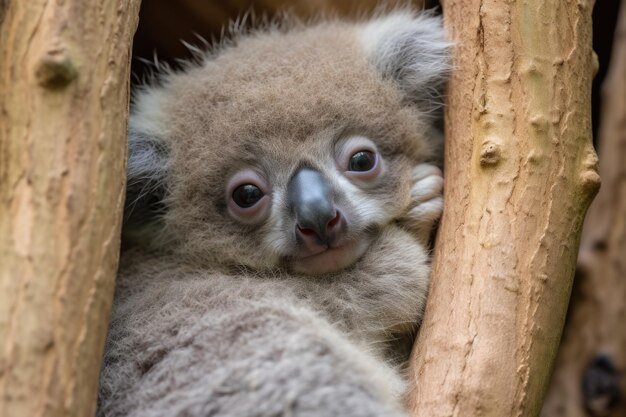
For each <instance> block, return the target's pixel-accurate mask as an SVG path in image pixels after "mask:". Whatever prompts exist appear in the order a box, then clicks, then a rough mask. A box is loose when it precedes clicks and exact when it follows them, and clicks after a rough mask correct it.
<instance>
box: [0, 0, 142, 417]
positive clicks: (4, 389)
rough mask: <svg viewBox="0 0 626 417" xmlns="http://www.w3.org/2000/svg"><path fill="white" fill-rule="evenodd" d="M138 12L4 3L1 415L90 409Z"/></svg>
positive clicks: (108, 292)
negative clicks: (133, 37)
mask: <svg viewBox="0 0 626 417" xmlns="http://www.w3.org/2000/svg"><path fill="white" fill-rule="evenodd" d="M138 3H139V2H138V0H131V1H128V0H65V1H46V0H10V1H8V2H7V1H1V0H0V8H4V10H3V11H2V12H0V17H1V18H2V21H1V23H0V24H1V27H0V416H3V417H4V416H6V417H37V416H59V417H60V416H64V417H65V416H76V417H84V416H89V415H92V414H93V413H94V410H95V399H96V390H97V383H98V374H99V367H100V359H101V355H102V349H103V344H104V338H105V334H106V330H107V324H108V320H107V318H108V314H109V309H110V305H111V301H112V297H113V288H114V280H115V271H116V267H117V258H118V252H119V245H118V244H119V228H120V218H121V213H122V205H123V196H124V192H123V190H124V166H125V159H126V158H125V155H126V118H127V112H128V79H129V74H128V72H129V60H130V57H129V51H130V45H131V37H132V34H133V32H134V29H135V25H136V20H137V14H138ZM5 6H6V8H5Z"/></svg>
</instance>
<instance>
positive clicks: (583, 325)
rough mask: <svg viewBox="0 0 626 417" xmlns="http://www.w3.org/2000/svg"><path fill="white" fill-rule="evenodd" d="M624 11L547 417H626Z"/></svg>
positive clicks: (605, 91) (624, 5)
mask: <svg viewBox="0 0 626 417" xmlns="http://www.w3.org/2000/svg"><path fill="white" fill-rule="evenodd" d="M621 3H622V5H621V11H620V16H619V21H618V27H617V30H616V33H615V42H614V44H613V53H612V58H611V64H610V67H609V72H608V74H607V78H606V80H605V82H604V86H603V93H602V94H603V103H602V117H601V121H600V131H599V147H600V174H601V176H602V189H601V190H600V193H599V194H598V197H597V198H596V199H595V201H594V202H593V204H592V205H591V207H590V209H589V214H588V215H587V218H586V220H585V226H584V229H583V236H582V241H581V249H580V254H579V259H578V265H579V270H578V274H577V276H576V282H575V287H574V288H575V291H574V293H573V296H572V301H571V303H570V311H569V313H568V321H567V327H566V329H565V333H564V335H563V341H562V343H561V348H560V350H559V356H558V358H557V364H556V370H555V373H554V376H553V379H552V385H551V386H550V391H549V393H548V397H547V400H546V403H545V406H544V410H543V413H542V415H543V416H545V417H558V416H567V417H584V416H589V415H593V416H610V417H618V416H626V390H625V389H624V387H625V385H624V384H625V383H626V379H625V378H624V376H625V374H624V371H626V332H625V331H624V323H626V2H624V1H622V2H621ZM611 368H613V370H611ZM583 386H585V387H586V389H585V391H586V394H584V393H583V389H582V387H583ZM620 396H621V398H622V401H621V402H618V401H617V400H618V398H619V397H620Z"/></svg>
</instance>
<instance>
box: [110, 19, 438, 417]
mask: <svg viewBox="0 0 626 417" xmlns="http://www.w3.org/2000/svg"><path fill="white" fill-rule="evenodd" d="M391 18H392V19H400V20H401V21H402V22H404V23H403V25H401V28H400V27H399V29H401V33H400V34H398V33H395V32H394V31H393V30H391V29H389V27H388V21H387V20H386V19H388V18H386V17H382V18H378V19H377V20H374V21H370V22H366V23H342V22H328V23H324V22H323V23H319V24H317V25H315V26H313V27H295V28H292V29H291V30H287V31H285V30H282V29H281V30H278V29H267V30H265V31H262V32H253V33H251V34H248V35H246V36H244V37H243V38H241V39H239V40H238V41H237V43H236V45H231V46H228V47H225V48H224V49H223V50H221V51H212V52H211V53H210V54H208V55H207V57H206V59H205V60H204V61H203V62H200V63H198V64H197V65H196V66H195V67H191V66H190V67H189V68H187V69H186V71H184V72H181V73H171V72H168V73H167V74H166V75H164V76H163V78H162V79H161V81H160V83H159V85H158V86H154V87H147V88H144V89H143V90H142V91H140V92H139V93H138V94H137V95H136V96H135V98H134V102H133V111H132V113H131V122H130V132H131V133H130V135H129V141H130V145H129V152H130V156H129V170H128V175H129V188H128V189H129V195H128V205H127V211H128V212H132V214H131V216H130V217H129V218H132V221H129V222H127V223H126V225H125V229H126V231H125V233H126V235H127V236H128V235H133V236H134V238H135V246H136V247H134V248H131V249H128V250H126V251H124V252H123V253H122V260H121V265H120V272H119V277H118V284H117V289H116V298H115V302H114V307H113V313H112V320H111V327H110V330H109V336H108V339H107V346H106V351H105V358H104V367H103V370H102V374H101V381H100V393H99V407H98V417H117V416H133V417H161V416H163V417H165V416H189V417H205V416H226V417H239V416H241V417H247V416H250V417H252V416H259V417H261V416H262V417H266V416H294V417H307V416H311V417H313V416H320V417H321V416H347V417H366V416H372V417H374V416H390V417H394V416H402V415H404V414H403V411H402V405H401V403H400V398H401V396H402V394H403V390H404V382H403V378H402V376H401V375H402V369H403V365H404V364H405V362H406V359H407V357H408V353H409V350H410V347H411V342H412V339H413V337H414V335H415V331H416V329H417V326H418V325H419V322H420V320H421V316H422V312H423V308H424V304H425V297H426V292H427V286H428V274H429V259H428V254H427V248H426V247H425V245H426V244H427V241H428V236H429V233H430V231H431V230H432V225H433V224H434V222H436V220H437V218H438V217H439V215H440V213H441V209H442V205H441V185H442V182H441V172H440V171H439V170H438V169H437V168H435V167H433V166H432V165H429V164H428V162H429V161H433V160H436V159H437V158H438V147H437V144H436V143H433V138H432V137H431V134H430V125H429V123H430V120H429V118H428V115H427V113H428V111H429V110H427V109H425V107H423V106H422V104H420V106H415V104H416V103H421V100H423V101H424V102H427V101H429V100H430V99H431V98H432V97H431V96H430V95H429V93H428V88H429V87H427V86H425V83H424V82H423V81H424V80H423V78H424V77H425V78H427V80H428V82H432V83H434V84H437V83H440V82H441V81H442V80H443V77H444V76H445V75H444V74H443V71H442V68H444V67H446V65H447V64H446V63H447V56H446V55H445V54H444V53H442V52H441V45H442V44H443V43H444V42H445V41H444V37H443V31H442V29H441V24H440V22H439V20H438V19H436V18H434V17H432V16H426V17H415V16H414V15H413V14H411V13H410V12H406V11H403V12H397V13H396V14H395V15H393V16H392V17H391ZM407 22H408V23H407ZM377 24H378V25H379V26H378V27H377V26H376V25H377ZM407 24H408V25H409V26H410V25H411V24H413V25H414V26H416V27H415V28H413V30H412V31H410V32H411V33H413V34H420V36H423V37H424V38H426V41H424V42H422V41H417V40H416V41H414V42H409V40H408V39H409V35H407V31H406V25H407ZM421 26H425V27H427V28H428V30H433V31H435V33H434V34H425V33H423V31H421V29H420V28H421ZM380 27H383V29H384V30H378V31H377V29H379V28H380ZM381 36H382V37H383V38H381ZM364 39H369V42H371V43H372V45H373V46H374V47H373V48H370V47H369V46H367V45H365V46H363V44H362V42H363V40H364ZM390 39H395V40H396V43H397V45H396V44H395V43H393V42H392V41H391V40H390ZM394 45H395V46H394ZM431 47H432V48H433V51H431V50H430V49H429V48H431ZM412 48H418V49H420V50H419V51H413V52H407V49H412ZM395 49H397V50H398V51H401V52H399V55H398V54H397V53H392V52H391V51H392V50H395ZM418 56H420V57H425V56H426V57H434V56H437V57H439V59H440V61H432V62H431V63H430V64H428V65H431V66H432V67H433V70H432V71H431V74H430V75H429V73H428V72H427V71H426V72H424V71H422V72H421V73H418V72H415V68H416V67H417V66H416V65H413V67H412V69H410V70H407V71H405V70H403V69H402V68H397V67H398V66H407V65H409V66H410V65H411V63H410V62H408V61H407V59H408V57H413V58H415V59H417V58H416V57H418ZM385 60H387V61H388V62H386V63H385V62H383V61H385ZM428 62H429V61H428ZM423 65H424V64H423V63H422V64H421V66H423ZM394 67H396V68H395V69H394ZM436 71H440V72H441V74H440V77H439V78H437V77H436V76H435V74H434V73H435V72H436ZM390 74H391V75H392V79H390ZM437 88H438V87H437ZM407 92H410V93H407ZM420 92H421V93H420ZM420 94H426V95H427V97H422V96H420ZM408 96H410V97H412V98H411V100H408V101H407V97H408ZM433 105H435V104H433ZM345 132H348V134H352V133H351V132H356V133H359V134H366V135H367V136H368V137H369V138H370V139H372V140H375V141H376V146H377V147H378V149H379V151H380V154H381V155H382V158H383V159H384V162H385V171H384V175H383V176H382V178H381V179H380V181H377V182H376V183H374V184H369V185H368V186H367V187H362V186H360V185H355V184H352V183H351V182H350V181H348V180H347V179H346V178H344V177H343V174H341V173H340V171H338V170H336V169H335V168H334V165H333V164H334V162H333V161H334V158H335V156H334V155H335V154H334V152H335V151H336V148H337V147H341V146H343V145H342V142H341V140H339V141H337V138H341V137H342V136H345V135H346V133H345ZM242 161H253V162H252V163H254V164H256V163H257V161H260V162H258V165H255V166H256V167H257V168H258V169H259V170H262V171H263V172H264V175H266V176H267V178H268V181H269V182H271V184H272V187H273V192H272V202H271V212H270V214H268V218H267V219H266V220H263V222H262V223H260V224H257V225H255V226H250V225H242V224H241V223H238V222H237V221H235V220H233V219H232V218H231V217H230V216H229V215H228V213H227V210H226V209H225V207H224V198H225V192H224V188H225V181H226V180H227V179H228V178H229V176H230V175H232V174H233V172H234V171H236V170H237V169H239V167H240V166H241V164H242ZM303 165H306V166H309V167H311V168H314V169H316V170H318V171H319V172H322V173H324V178H325V181H328V183H329V184H330V186H332V187H333V193H334V194H333V199H334V201H335V203H336V204H337V205H338V207H341V209H342V211H343V212H344V213H346V215H347V217H348V218H349V219H350V224H349V233H350V238H351V239H352V241H353V242H357V243H358V244H359V245H364V246H363V247H365V248H366V250H365V253H364V255H362V256H361V257H360V258H358V259H357V260H355V261H354V263H353V264H352V265H351V266H349V267H347V268H345V269H342V270H339V271H336V272H332V273H328V274H324V275H316V276H310V275H303V274H301V273H297V272H294V269H293V262H298V261H297V258H294V252H293V251H294V248H295V247H296V243H295V242H294V241H293V240H292V238H290V237H288V235H289V234H290V232H289V231H290V230H292V228H293V221H294V219H293V215H292V214H291V213H290V210H289V209H288V207H287V204H286V202H285V200H286V198H285V197H284V196H285V194H286V189H287V183H288V180H289V178H291V177H292V175H293V173H294V172H296V170H297V169H298V167H301V166H303ZM155 207H156V209H155ZM146 225H148V226H147V227H146ZM146 230H148V232H146ZM355 244H356V243H355Z"/></svg>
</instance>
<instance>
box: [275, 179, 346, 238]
mask: <svg viewBox="0 0 626 417" xmlns="http://www.w3.org/2000/svg"><path fill="white" fill-rule="evenodd" d="M287 193H288V199H289V205H290V206H291V208H292V210H293V212H294V214H295V216H296V223H297V230H296V233H297V234H298V237H299V238H300V240H301V241H303V243H305V244H306V245H307V246H313V245H315V244H318V245H319V244H322V245H329V244H330V243H332V241H333V240H335V239H336V238H337V237H338V236H337V235H338V233H339V228H340V227H341V226H342V224H343V222H341V221H340V220H341V216H340V214H339V212H338V211H337V210H336V209H335V205H334V202H333V196H332V190H331V187H330V184H328V181H326V179H325V178H324V176H323V175H322V174H321V173H320V172H319V171H316V170H314V169H311V168H302V169H300V170H299V171H298V172H296V174H295V175H294V176H293V178H292V179H291V181H290V183H289V186H288V188H287Z"/></svg>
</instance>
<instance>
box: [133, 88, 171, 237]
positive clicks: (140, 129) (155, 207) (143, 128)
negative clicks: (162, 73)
mask: <svg viewBox="0 0 626 417" xmlns="http://www.w3.org/2000/svg"><path fill="white" fill-rule="evenodd" d="M163 99H164V97H163V95H162V92H161V91H159V90H158V89H155V90H149V91H148V90H146V91H140V92H139V93H138V94H137V95H136V96H135V97H134V100H133V110H132V112H131V115H130V120H129V128H128V164H127V168H126V172H127V184H126V208H125V222H126V224H132V225H142V224H147V223H150V222H152V221H154V220H155V219H156V218H157V217H158V216H159V215H160V214H162V212H163V210H164V208H165V207H164V203H163V199H164V197H165V194H166V177H167V169H168V161H169V156H168V154H169V152H168V149H167V146H166V143H165V140H164V139H163V138H164V135H165V130H164V126H163V123H164V120H165V117H164V112H163V107H162V105H161V104H162V103H161V101H162V100H163Z"/></svg>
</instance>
